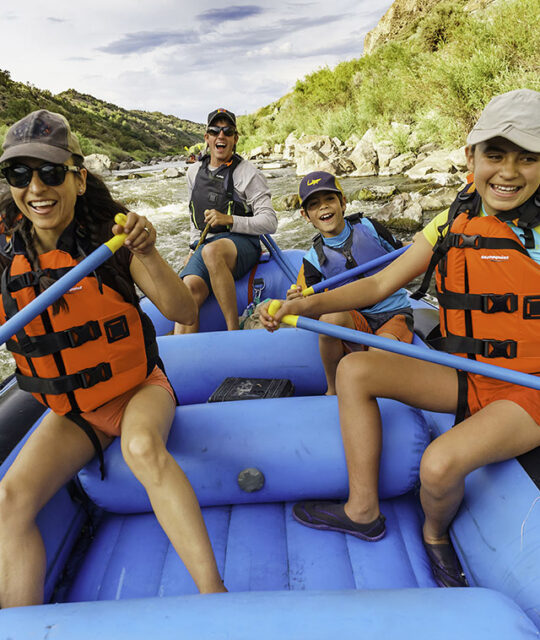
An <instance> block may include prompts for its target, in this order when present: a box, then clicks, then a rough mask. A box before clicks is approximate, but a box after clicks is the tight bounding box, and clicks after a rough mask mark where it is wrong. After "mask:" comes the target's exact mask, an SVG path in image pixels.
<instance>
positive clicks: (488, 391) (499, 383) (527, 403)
mask: <svg viewBox="0 0 540 640" xmlns="http://www.w3.org/2000/svg"><path fill="white" fill-rule="evenodd" d="M460 373H461V375H463V372H460ZM495 400H510V401H511V402H515V403H516V404H518V405H519V406H520V407H522V408H523V409H525V411H526V412H527V413H528V414H529V415H530V416H531V418H532V419H533V420H534V421H535V422H536V424H538V425H540V391H538V390H537V389H530V388H528V387H522V386H521V385H519V384H512V383H511V382H504V381H503V380H495V379H494V378H486V376H482V375H480V374H478V373H467V409H468V412H469V415H472V414H473V413H476V412H477V411H480V409H482V408H483V407H486V406H487V405H488V404H491V403H492V402H495Z"/></svg>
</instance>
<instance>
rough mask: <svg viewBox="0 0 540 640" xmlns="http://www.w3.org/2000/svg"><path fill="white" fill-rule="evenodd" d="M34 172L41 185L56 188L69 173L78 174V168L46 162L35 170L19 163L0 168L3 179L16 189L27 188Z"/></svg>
mask: <svg viewBox="0 0 540 640" xmlns="http://www.w3.org/2000/svg"><path fill="white" fill-rule="evenodd" d="M34 171H37V174H38V176H39V179H40V180H41V182H43V184H46V185H47V186H49V187H58V186H59V185H61V184H63V182H64V180H65V179H66V174H67V173H68V172H69V171H71V172H73V173H79V172H80V167H75V166H70V165H66V164H53V163H52V162H46V163H44V164H42V165H41V166H39V167H36V168H32V167H29V166H27V165H25V164H20V163H17V164H10V165H8V166H7V167H3V168H2V173H3V174H4V177H5V179H6V180H7V181H8V183H9V184H10V185H11V186H12V187H16V188H17V189H22V188H24V187H27V186H28V185H29V184H30V183H31V182H32V176H33V174H34Z"/></svg>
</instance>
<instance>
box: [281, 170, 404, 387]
mask: <svg viewBox="0 0 540 640" xmlns="http://www.w3.org/2000/svg"><path fill="white" fill-rule="evenodd" d="M298 193H299V196H300V202H301V207H302V208H301V213H302V216H303V217H304V218H305V219H306V220H307V221H308V222H311V224H312V225H313V226H314V227H315V228H316V229H317V230H318V231H319V233H318V234H317V235H316V236H315V237H314V239H313V246H312V247H311V249H310V250H309V251H308V252H307V253H306V255H305V256H304V259H303V263H302V267H301V269H300V273H299V274H298V280H297V285H296V288H292V289H291V290H290V291H289V293H288V296H287V297H288V299H292V298H295V297H298V296H300V295H301V293H300V292H301V291H302V290H303V289H304V288H305V287H312V286H313V285H314V284H317V283H319V282H321V281H322V280H326V279H327V278H330V277H332V276H334V275H337V274H338V273H342V272H344V271H345V270H347V269H352V268H354V267H356V266H358V265H361V264H364V263H366V262H368V261H370V260H373V259H375V258H378V257H380V256H382V255H384V254H386V253H388V252H390V251H393V250H394V249H396V248H398V247H399V246H401V243H400V242H399V241H396V240H395V239H394V237H393V236H392V234H391V233H390V232H389V231H388V230H387V229H386V228H385V227H384V226H383V225H381V224H380V223H378V222H377V221H375V220H370V219H369V218H365V217H363V216H362V214H358V213H357V214H352V215H349V216H347V217H345V215H344V214H345V209H346V206H347V200H346V198H345V195H344V193H343V190H342V189H341V185H340V184H339V181H338V179H337V178H336V177H335V176H333V175H332V174H331V173H327V172H326V171H314V172H312V173H309V174H308V175H307V176H305V177H304V178H303V179H302V181H301V182H300V186H299V190H298ZM369 273H373V272H368V274H369ZM368 274H366V275H368ZM352 280H354V278H351V279H350V280H346V281H345V282H352ZM320 320H323V321H324V322H329V323H331V324H336V325H339V326H342V327H347V328H350V329H358V330H360V331H366V332H368V333H375V334H377V335H382V336H384V337H386V338H393V339H395V340H401V341H402V342H411V341H412V337H413V333H412V331H413V315H412V309H411V307H410V304H409V302H408V300H407V294H406V292H405V290H404V289H400V290H399V291H396V292H395V293H393V294H392V295H391V296H389V297H388V298H386V299H385V300H382V301H381V302H378V303H377V304H375V305H370V306H369V307H367V308H365V309H361V310H359V309H353V310H351V311H341V312H338V313H329V314H324V315H323V316H321V317H320ZM355 348H356V349H358V346H357V345H352V344H349V343H343V342H342V341H341V340H339V339H337V338H330V337H328V336H323V335H321V336H320V337H319V349H320V352H321V359H322V362H323V365H324V371H325V374H326V381H327V384H328V389H327V392H326V393H327V395H335V393H336V382H335V378H336V369H337V366H338V363H339V361H340V360H341V358H342V357H343V356H344V355H345V353H348V352H350V351H351V350H354V349H355ZM360 348H361V347H360Z"/></svg>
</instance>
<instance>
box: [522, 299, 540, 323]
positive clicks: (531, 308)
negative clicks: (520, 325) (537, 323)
mask: <svg viewBox="0 0 540 640" xmlns="http://www.w3.org/2000/svg"><path fill="white" fill-rule="evenodd" d="M523 317H524V318H525V319H526V320H537V319H538V318H540V296H525V298H523Z"/></svg>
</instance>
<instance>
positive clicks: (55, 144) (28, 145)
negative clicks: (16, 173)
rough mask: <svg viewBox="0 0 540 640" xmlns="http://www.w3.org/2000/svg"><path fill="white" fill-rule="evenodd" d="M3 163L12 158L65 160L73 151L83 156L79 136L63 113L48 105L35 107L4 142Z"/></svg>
mask: <svg viewBox="0 0 540 640" xmlns="http://www.w3.org/2000/svg"><path fill="white" fill-rule="evenodd" d="M2 148H3V149H4V153H3V154H2V157H0V163H1V162H5V161H6V160H10V159H11V158H20V157H24V156H26V157H28V158H37V159H38V160H47V161H49V162H57V163H63V162H65V161H66V160H67V159H68V158H70V157H71V156H72V155H76V156H81V158H82V157H83V152H82V150H81V146H80V144H79V140H78V139H77V136H76V135H75V134H73V133H72V132H71V127H70V126H69V122H68V121H67V120H66V119H65V118H64V116H62V115H60V114H59V113H53V112H52V111H47V110H46V109H40V110H39V111H32V113H29V114H28V115H27V116H25V117H24V118H22V119H21V120H19V121H18V122H16V123H15V124H14V125H12V126H11V127H10V128H9V129H8V132H7V134H6V139H5V140H4V144H3V145H2Z"/></svg>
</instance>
